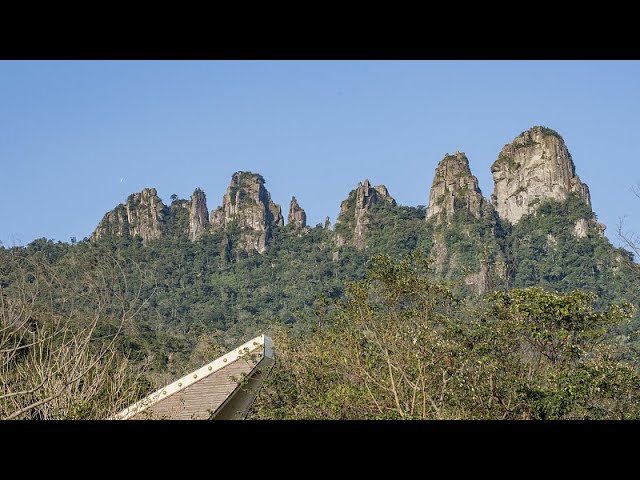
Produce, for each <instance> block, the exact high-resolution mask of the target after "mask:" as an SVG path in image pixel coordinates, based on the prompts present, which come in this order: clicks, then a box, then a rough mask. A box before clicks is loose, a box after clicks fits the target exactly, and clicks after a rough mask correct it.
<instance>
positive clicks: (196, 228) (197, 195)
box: [189, 188, 209, 241]
mask: <svg viewBox="0 0 640 480" xmlns="http://www.w3.org/2000/svg"><path fill="white" fill-rule="evenodd" d="M208 227H209V210H207V196H206V195H205V193H204V192H203V191H202V190H200V189H199V188H196V190H195V191H194V192H193V195H191V204H190V205H189V238H191V240H192V241H195V240H197V239H198V238H200V237H201V236H202V234H203V233H204V232H205V231H206V230H207V228H208Z"/></svg>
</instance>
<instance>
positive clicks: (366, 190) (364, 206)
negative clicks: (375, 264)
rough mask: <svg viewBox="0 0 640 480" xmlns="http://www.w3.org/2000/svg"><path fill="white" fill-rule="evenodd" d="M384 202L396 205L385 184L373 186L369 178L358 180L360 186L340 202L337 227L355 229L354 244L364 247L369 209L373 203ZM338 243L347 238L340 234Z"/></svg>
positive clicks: (388, 204)
mask: <svg viewBox="0 0 640 480" xmlns="http://www.w3.org/2000/svg"><path fill="white" fill-rule="evenodd" d="M376 204H383V205H387V206H390V207H395V206H396V201H395V200H394V198H393V197H392V196H391V195H390V194H389V190H387V187H385V186H384V185H377V186H371V183H370V182H369V180H368V179H366V180H365V181H364V183H362V182H358V187H357V188H356V189H355V190H352V191H351V192H350V193H349V197H348V198H347V199H346V200H344V201H343V202H342V203H341V204H340V214H339V215H338V218H337V219H336V228H338V226H340V229H341V230H344V229H346V231H353V245H354V246H355V247H356V248H364V243H365V236H366V233H367V230H368V225H369V211H370V209H371V207H373V205H376ZM337 241H338V244H339V245H342V244H344V243H345V242H346V238H345V237H344V236H343V235H341V234H338V238H337Z"/></svg>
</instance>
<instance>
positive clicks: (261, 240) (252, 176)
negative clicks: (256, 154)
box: [210, 172, 284, 253]
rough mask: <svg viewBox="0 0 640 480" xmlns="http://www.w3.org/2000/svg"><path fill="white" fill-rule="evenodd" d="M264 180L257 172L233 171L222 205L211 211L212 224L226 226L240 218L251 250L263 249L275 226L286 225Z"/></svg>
mask: <svg viewBox="0 0 640 480" xmlns="http://www.w3.org/2000/svg"><path fill="white" fill-rule="evenodd" d="M264 184H265V181H264V178H263V177H262V176H261V175H258V174H256V173H251V172H236V173H234V174H233V176H232V177H231V184H230V185H229V188H228V189H227V193H225V195H224V197H223V198H222V206H221V207H219V208H218V209H216V210H214V211H212V212H211V218H210V223H211V226H212V228H224V227H227V226H228V225H229V224H231V223H232V222H237V225H238V227H240V229H241V230H245V231H246V232H247V233H249V234H248V235H244V238H243V243H244V247H245V249H246V251H248V252H251V251H257V252H259V253H262V252H264V250H265V249H266V246H267V244H268V243H269V240H271V236H272V230H273V227H274V226H283V225H284V218H283V217H282V210H281V208H280V205H277V204H275V203H273V201H272V200H271V195H270V194H269V192H268V191H267V189H266V188H265V187H264Z"/></svg>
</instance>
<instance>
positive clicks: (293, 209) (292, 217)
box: [287, 197, 307, 228]
mask: <svg viewBox="0 0 640 480" xmlns="http://www.w3.org/2000/svg"><path fill="white" fill-rule="evenodd" d="M287 224H288V225H292V226H294V227H295V228H304V227H306V226H307V214H306V213H305V211H304V210H303V209H302V207H300V205H298V200H296V197H291V204H290V205H289V215H288V216H287Z"/></svg>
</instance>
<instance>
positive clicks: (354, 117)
mask: <svg viewBox="0 0 640 480" xmlns="http://www.w3.org/2000/svg"><path fill="white" fill-rule="evenodd" d="M533 125H545V126H548V127H550V128H553V129H554V130H557V131H558V132H559V133H560V134H561V135H562V136H563V137H564V139H565V141H566V143H567V146H568V148H569V151H570V152H571V154H572V156H573V159H574V162H575V164H576V170H577V173H578V174H579V175H580V177H581V179H582V180H583V181H584V182H585V183H587V184H588V185H589V187H590V189H591V195H592V201H593V207H594V210H595V212H596V214H597V215H598V217H599V220H600V221H601V222H603V223H605V224H606V225H607V227H608V229H607V232H606V233H607V235H608V237H609V238H610V239H611V240H612V241H613V242H614V243H616V244H617V240H616V236H615V226H616V224H617V223H618V221H619V218H620V217H622V216H627V223H628V226H629V227H630V228H631V229H633V230H635V231H636V232H640V213H638V212H640V200H638V199H636V198H635V197H634V196H633V194H632V193H631V187H632V186H633V185H634V184H637V183H638V182H640V62H637V61H632V62H613V61H590V62H582V61H581V62H577V61H549V62H546V61H545V62H543V61H518V62H515V61H415V62H411V61H384V62H383V61H277V62H272V61H255V62H251V61H206V62H205V61H193V62H192V61H189V62H187V61H166V62H156V61H154V62H149V61H117V62H116V61H64V62H62V61H60V62H56V61H33V62H32V61H29V62H14V61H2V62H0V166H1V167H2V168H1V171H0V201H1V205H2V206H1V207H0V241H2V242H3V243H4V245H5V246H9V245H13V244H25V243H28V242H30V241H32V240H34V239H36V238H39V237H47V238H53V239H55V240H61V241H66V242H68V241H69V240H70V237H72V236H75V237H77V238H78V239H82V238H84V237H85V236H89V235H90V234H91V232H92V231H93V229H94V228H95V226H96V225H97V224H98V222H99V221H100V219H101V218H102V216H103V215H104V214H105V213H106V212H107V211H108V210H110V209H112V208H114V207H115V206H116V205H117V204H118V203H121V202H124V201H125V200H126V197H127V196H128V195H129V194H130V193H133V192H138V191H140V190H141V189H142V188H144V187H155V188H157V190H158V193H159V195H160V197H161V198H162V199H163V200H164V201H165V203H167V204H169V203H170V199H169V197H170V196H171V194H173V193H175V194H177V195H178V196H180V197H185V198H186V197H189V196H190V195H191V193H192V192H193V190H194V188H195V187H200V188H202V189H203V190H204V191H205V193H206V194H207V203H208V207H209V209H212V208H215V207H217V206H219V205H220V204H221V201H222V195H223V194H224V192H225V190H226V188H227V186H228V184H229V181H230V178H231V175H232V174H233V173H234V172H235V171H237V170H250V171H254V172H257V173H260V174H262V175H263V176H264V178H265V179H266V181H267V184H266V187H267V188H268V190H269V191H270V192H271V195H272V197H273V199H274V200H275V201H276V202H277V203H279V204H280V205H281V206H282V210H283V213H284V214H285V216H286V213H287V211H288V207H289V200H290V198H291V196H292V195H295V196H296V197H297V199H298V202H299V203H300V205H301V206H302V207H303V208H304V209H305V210H306V212H307V217H308V222H309V224H311V225H315V224H317V223H320V222H323V221H324V218H325V216H326V215H329V216H330V217H331V221H332V224H333V222H334V221H335V218H336V215H337V213H338V211H339V207H340V202H341V201H342V200H343V199H344V198H346V196H347V194H348V192H349V191H350V190H351V189H353V188H354V187H355V186H356V185H357V183H358V181H363V180H364V179H365V178H369V179H370V181H371V182H372V183H373V184H375V185H377V184H381V183H382V184H385V185H386V186H387V187H388V189H389V191H390V193H391V195H392V196H394V197H395V198H396V200H397V201H398V202H399V203H400V204H404V205H414V206H415V205H425V204H427V203H428V194H429V188H430V185H431V181H432V179H433V173H434V170H435V168H436V165H437V163H438V161H439V160H440V159H441V158H442V157H443V156H444V154H445V153H447V152H449V153H453V152H455V151H456V150H461V151H463V152H465V153H466V154H467V156H468V158H469V162H470V164H471V169H472V171H473V173H474V174H475V175H476V176H477V177H478V179H479V180H480V187H481V188H482V191H483V193H484V195H485V196H486V197H488V196H489V195H490V194H491V193H492V191H493V181H492V177H491V172H490V166H491V163H493V161H494V160H495V159H496V158H497V156H498V153H499V151H500V149H501V148H502V147H503V146H504V145H505V144H506V143H509V142H511V141H512V140H513V138H514V137H515V136H517V135H518V134H519V133H520V132H522V131H523V130H526V129H528V128H529V127H531V126H533Z"/></svg>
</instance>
